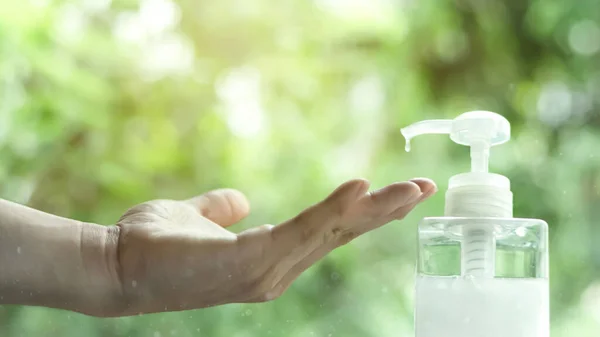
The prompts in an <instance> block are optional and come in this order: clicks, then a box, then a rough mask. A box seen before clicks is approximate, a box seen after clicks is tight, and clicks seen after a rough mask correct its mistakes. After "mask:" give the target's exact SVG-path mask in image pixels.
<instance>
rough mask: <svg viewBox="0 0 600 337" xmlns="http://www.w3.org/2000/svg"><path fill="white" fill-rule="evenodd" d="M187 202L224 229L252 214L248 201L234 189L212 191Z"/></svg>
mask: <svg viewBox="0 0 600 337" xmlns="http://www.w3.org/2000/svg"><path fill="white" fill-rule="evenodd" d="M186 202H188V203H190V204H191V205H193V206H194V207H195V208H196V209H197V210H198V211H199V212H200V214H202V216H204V217H206V218H208V219H209V220H211V221H213V222H215V223H217V224H219V225H221V226H223V227H228V226H231V225H233V224H234V223H236V222H238V221H240V220H242V219H243V218H245V217H246V216H248V213H250V204H249V203H248V199H246V197H245V196H244V194H242V192H240V191H238V190H234V189H219V190H214V191H210V192H208V193H205V194H202V195H200V196H197V197H195V198H192V199H189V200H187V201H186Z"/></svg>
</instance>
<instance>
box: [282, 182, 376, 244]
mask: <svg viewBox="0 0 600 337" xmlns="http://www.w3.org/2000/svg"><path fill="white" fill-rule="evenodd" d="M368 188H369V183H368V182H367V181H366V180H363V179H355V180H351V181H348V182H346V183H344V184H342V185H341V186H340V187H338V188H337V189H336V190H335V191H333V192H332V193H331V194H330V195H329V196H328V197H327V198H325V200H323V201H322V202H320V203H318V204H316V205H314V206H312V207H309V208H308V209H306V210H304V211H303V212H301V213H300V214H299V215H298V216H296V217H295V218H293V219H291V220H289V221H286V222H284V223H282V224H280V225H279V226H277V227H275V228H274V229H273V238H274V240H276V242H277V243H278V244H280V245H283V246H284V245H290V244H293V245H297V244H298V242H304V241H307V240H311V239H314V235H313V234H316V233H319V232H320V231H321V229H322V227H324V226H327V225H328V224H331V223H333V222H336V221H338V220H339V219H340V218H341V217H342V216H343V215H344V214H345V213H346V212H348V210H349V208H350V207H351V206H353V205H354V204H355V203H356V201H357V200H358V199H360V198H361V196H364V195H365V193H366V191H367V190H368Z"/></svg>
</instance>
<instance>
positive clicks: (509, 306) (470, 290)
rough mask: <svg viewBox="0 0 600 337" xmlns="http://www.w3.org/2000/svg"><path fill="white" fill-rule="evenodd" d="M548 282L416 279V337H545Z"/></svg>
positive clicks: (545, 280) (492, 279) (547, 324)
mask: <svg viewBox="0 0 600 337" xmlns="http://www.w3.org/2000/svg"><path fill="white" fill-rule="evenodd" d="M548 292H549V290H548V280H547V279H503V278H477V279H474V278H457V277H419V278H418V279H417V284H416V296H417V297H416V300H417V303H416V311H415V329H416V334H415V336H416V337H549V335H550V331H549V329H550V327H549V326H550V323H549V316H550V314H549V303H548V302H549V299H548V296H549V293H548Z"/></svg>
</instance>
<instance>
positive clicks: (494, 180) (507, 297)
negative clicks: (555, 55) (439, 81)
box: [402, 111, 549, 337]
mask: <svg viewBox="0 0 600 337" xmlns="http://www.w3.org/2000/svg"><path fill="white" fill-rule="evenodd" d="M402 133H403V134H404V136H405V137H406V138H407V150H408V149H410V147H409V146H410V145H409V144H410V139H411V138H413V137H415V136H417V135H420V134H428V133H437V134H449V135H450V138H451V139H452V140H454V141H455V142H457V143H459V144H462V145H467V146H470V147H471V170H472V171H471V172H468V173H462V174H459V175H456V176H454V177H452V178H451V179H450V183H449V186H448V191H447V192H446V207H445V216H444V217H432V218H425V219H423V220H422V221H421V223H420V224H419V227H418V240H419V246H418V247H419V251H418V265H417V281H416V307H415V331H416V334H415V336H416V337H507V336H510V337H548V336H549V289H548V225H547V224H546V222H544V221H542V220H535V219H517V218H513V217H512V197H513V196H512V193H511V191H510V181H509V180H508V179H507V178H506V177H504V176H501V175H498V174H493V173H489V172H487V171H488V157H489V149H490V147H491V146H493V145H498V144H502V143H504V142H506V141H508V140H509V139H510V124H509V123H508V121H507V120H506V119H505V118H504V117H502V116H500V115H498V114H495V113H491V112H485V111H476V112H469V113H465V114H463V115H461V116H459V117H458V118H456V119H455V120H434V121H424V122H419V123H416V124H413V125H411V126H409V127H407V128H404V129H402Z"/></svg>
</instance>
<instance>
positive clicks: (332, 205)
mask: <svg viewBox="0 0 600 337" xmlns="http://www.w3.org/2000/svg"><path fill="white" fill-rule="evenodd" d="M368 188H369V183H368V182H367V181H364V180H353V181H349V182H347V183H345V184H343V185H342V186H340V187H339V188H338V189H336V190H335V191H334V192H333V193H332V194H331V195H330V196H329V197H327V198H326V199H325V200H324V201H322V202H320V203H318V204H316V205H314V206H312V207H310V208H308V209H307V210H305V211H303V212H302V213H300V214H299V215H298V216H296V217H295V218H293V219H291V220H288V221H286V222H284V223H282V224H280V225H277V226H271V225H264V226H260V227H256V228H252V229H250V230H247V231H244V232H242V233H240V234H237V235H236V234H234V233H232V232H229V231H228V230H227V229H226V228H227V227H228V226H230V225H232V224H234V223H236V222H238V221H240V220H241V219H243V218H244V217H245V216H246V215H247V214H248V212H249V210H250V208H249V205H248V202H247V200H246V198H245V197H244V196H243V194H241V193H240V192H238V191H236V190H230V189H224V190H216V191H212V192H208V193H206V194H204V195H201V196H199V197H196V198H193V199H190V200H186V201H172V200H156V201H151V202H147V203H144V204H141V205H138V206H136V207H133V208H132V209H130V210H129V211H128V212H127V213H126V214H125V215H123V217H122V218H121V219H120V221H119V222H118V228H120V232H119V233H118V236H119V237H118V240H115V242H117V241H118V247H116V250H117V252H118V253H117V255H116V256H117V257H116V258H117V260H118V261H117V262H118V263H117V265H118V271H117V274H118V277H117V280H116V281H115V284H117V287H118V290H117V292H118V293H120V298H121V301H122V303H121V304H120V305H119V306H117V307H118V308H119V309H117V310H115V311H114V312H109V313H106V315H107V316H122V315H134V314H139V313H150V312H161V311H177V310H186V309H195V308H203V307H209V306H214V305H219V304H225V303H244V302H245V303H248V302H262V301H268V300H272V299H275V298H277V297H278V296H279V295H281V294H282V293H283V292H284V291H285V290H286V289H287V288H288V287H289V286H290V284H291V283H292V282H293V281H294V280H295V279H296V278H297V277H298V276H299V275H300V274H301V273H302V272H303V271H304V270H306V269H307V268H308V267H310V266H311V265H312V264H314V263H315V262H317V261H318V260H319V259H321V258H322V257H324V256H325V255H326V254H327V253H329V252H330V251H332V250H333V249H335V248H336V247H339V246H341V245H344V244H346V243H348V242H350V241H351V240H353V239H354V238H356V237H358V236H360V235H362V234H364V233H366V232H368V231H370V230H373V229H375V228H378V227H380V226H382V225H384V224H386V223H388V222H390V221H392V220H395V219H402V218H404V216H406V214H407V213H408V212H410V211H411V210H412V209H413V208H414V207H415V205H417V204H418V203H419V202H421V201H423V200H425V199H426V198H428V197H429V196H431V195H432V194H433V193H435V191H436V187H435V185H434V183H433V182H431V181H430V180H427V179H414V180H411V181H409V182H402V183H396V184H393V185H390V186H387V187H385V188H383V189H380V190H378V191H375V192H369V193H368V192H367V191H368ZM115 233H116V232H115Z"/></svg>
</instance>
